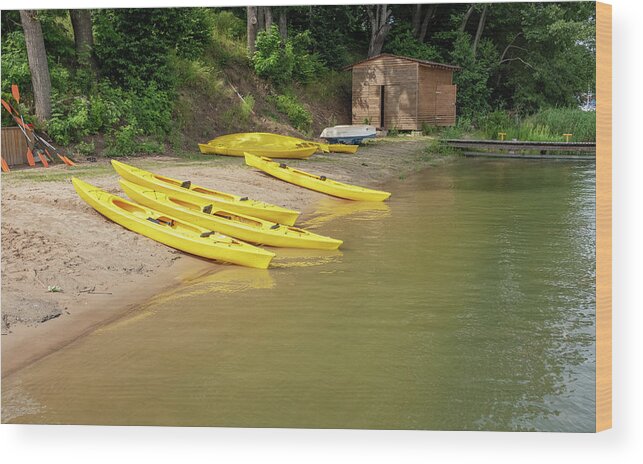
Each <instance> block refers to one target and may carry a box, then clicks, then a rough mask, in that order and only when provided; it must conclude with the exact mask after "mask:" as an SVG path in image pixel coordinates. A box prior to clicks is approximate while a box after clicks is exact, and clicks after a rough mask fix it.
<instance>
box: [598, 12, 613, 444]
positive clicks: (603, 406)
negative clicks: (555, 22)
mask: <svg viewBox="0 0 643 464" xmlns="http://www.w3.org/2000/svg"><path fill="white" fill-rule="evenodd" d="M611 427H612V6H611V5H608V4H606V3H601V2H596V432H600V431H602V430H607V429H609V428H611Z"/></svg>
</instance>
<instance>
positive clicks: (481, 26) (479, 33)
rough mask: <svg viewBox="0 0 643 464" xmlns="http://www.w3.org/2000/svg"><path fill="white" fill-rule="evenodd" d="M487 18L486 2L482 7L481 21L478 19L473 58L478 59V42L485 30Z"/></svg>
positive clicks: (472, 49)
mask: <svg viewBox="0 0 643 464" xmlns="http://www.w3.org/2000/svg"><path fill="white" fill-rule="evenodd" d="M486 20H487V5H486V4H485V6H484V8H483V9H482V14H481V15H480V21H478V30H477V31H476V38H475V39H474V40H473V47H472V48H471V51H472V54H473V59H474V60H475V59H476V50H477V48H478V44H479V43H480V37H482V31H483V30H484V23H485V21H486Z"/></svg>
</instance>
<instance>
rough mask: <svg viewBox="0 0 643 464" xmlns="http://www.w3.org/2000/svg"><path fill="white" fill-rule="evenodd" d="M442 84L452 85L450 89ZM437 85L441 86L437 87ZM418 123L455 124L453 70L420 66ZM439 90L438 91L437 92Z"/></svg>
mask: <svg viewBox="0 0 643 464" xmlns="http://www.w3.org/2000/svg"><path fill="white" fill-rule="evenodd" d="M443 86H452V88H451V89H449V88H448V87H443ZM438 87H442V88H441V89H438ZM418 88H419V90H418V94H419V100H418V123H419V125H420V127H421V126H422V123H427V124H430V125H437V126H452V125H454V124H455V86H453V72H452V71H450V70H446V69H438V68H429V67H424V66H420V71H419V83H418ZM438 92H440V93H438Z"/></svg>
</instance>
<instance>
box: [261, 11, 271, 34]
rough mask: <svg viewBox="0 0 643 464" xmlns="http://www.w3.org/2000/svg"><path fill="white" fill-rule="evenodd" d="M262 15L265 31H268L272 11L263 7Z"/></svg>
mask: <svg viewBox="0 0 643 464" xmlns="http://www.w3.org/2000/svg"><path fill="white" fill-rule="evenodd" d="M263 15H264V19H265V21H266V30H267V31H269V30H270V28H271V27H272V9H271V8H270V7H269V6H265V7H264V13H263Z"/></svg>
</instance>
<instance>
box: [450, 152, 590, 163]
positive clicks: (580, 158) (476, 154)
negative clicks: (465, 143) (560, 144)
mask: <svg viewBox="0 0 643 464" xmlns="http://www.w3.org/2000/svg"><path fill="white" fill-rule="evenodd" d="M463 155H464V156H467V157H479V158H517V159H540V160H542V159H547V160H566V161H596V157H595V156H589V155H567V154H566V155H559V154H555V155H533V154H532V155H530V154H520V153H491V152H486V151H465V152H464V153H463Z"/></svg>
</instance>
